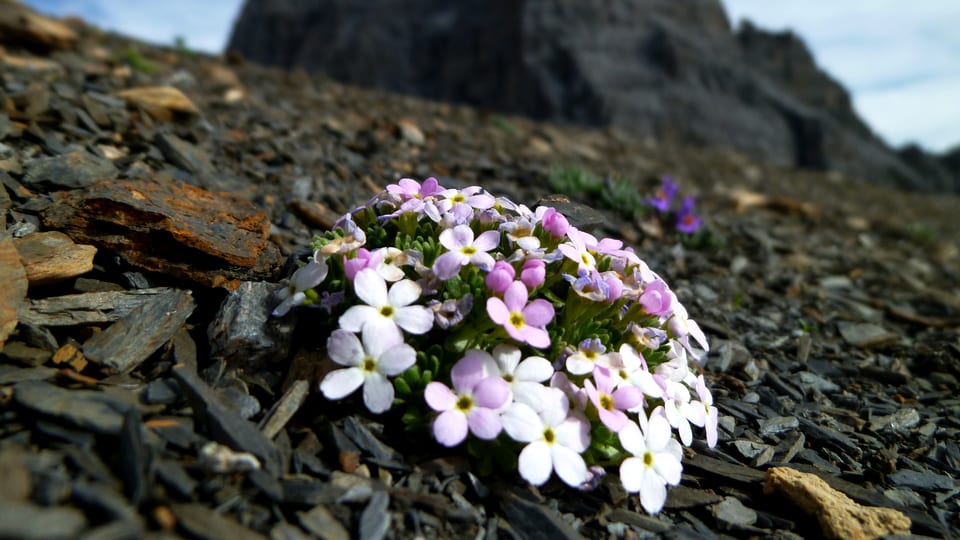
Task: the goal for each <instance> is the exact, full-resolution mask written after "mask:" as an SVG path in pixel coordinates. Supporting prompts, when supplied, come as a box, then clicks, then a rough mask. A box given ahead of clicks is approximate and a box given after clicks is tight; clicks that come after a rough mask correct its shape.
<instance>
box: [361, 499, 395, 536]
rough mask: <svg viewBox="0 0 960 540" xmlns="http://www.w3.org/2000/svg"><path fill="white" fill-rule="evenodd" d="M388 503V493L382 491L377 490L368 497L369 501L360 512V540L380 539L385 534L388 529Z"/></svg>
mask: <svg viewBox="0 0 960 540" xmlns="http://www.w3.org/2000/svg"><path fill="white" fill-rule="evenodd" d="M389 505H390V495H388V494H387V493H386V492H384V491H378V492H377V493H374V494H373V496H372V497H370V502H368V503H367V506H366V508H364V509H363V513H362V514H360V538H361V540H380V539H381V538H383V537H385V536H386V535H387V531H389V530H390V512H388V511H387V507H388V506H389Z"/></svg>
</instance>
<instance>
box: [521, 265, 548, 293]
mask: <svg viewBox="0 0 960 540" xmlns="http://www.w3.org/2000/svg"><path fill="white" fill-rule="evenodd" d="M546 277H547V265H546V264H545V263H544V262H543V261H542V260H540V259H530V260H528V261H527V262H525V263H523V269H522V270H520V281H522V282H523V284H524V285H526V286H527V289H534V288H535V287H539V286H540V285H541V284H543V280H544V279H546Z"/></svg>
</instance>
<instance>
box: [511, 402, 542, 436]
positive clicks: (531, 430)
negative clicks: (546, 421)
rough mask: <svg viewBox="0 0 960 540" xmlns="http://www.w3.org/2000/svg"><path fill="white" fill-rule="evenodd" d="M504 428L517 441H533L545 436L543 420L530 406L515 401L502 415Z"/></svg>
mask: <svg viewBox="0 0 960 540" xmlns="http://www.w3.org/2000/svg"><path fill="white" fill-rule="evenodd" d="M502 420H503V430H504V431H506V432H507V435H509V436H510V438H511V439H513V440H515V441H517V442H524V443H527V442H531V441H536V440H539V439H540V438H542V437H543V422H542V421H540V417H539V416H538V415H537V413H536V412H535V411H534V410H533V409H531V408H530V407H529V406H527V405H524V404H523V403H514V404H513V405H511V406H510V407H509V408H508V409H507V410H506V411H505V412H504V413H503V416H502Z"/></svg>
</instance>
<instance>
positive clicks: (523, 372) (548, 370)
mask: <svg viewBox="0 0 960 540" xmlns="http://www.w3.org/2000/svg"><path fill="white" fill-rule="evenodd" d="M551 375H553V366H552V365H551V364H550V361H549V360H547V359H546V358H543V357H542V356H530V357H528V358H526V359H524V361H523V362H520V365H519V366H517V369H516V371H514V372H513V377H514V379H516V380H518V381H532V382H543V381H546V380H547V379H549V378H550V376H551Z"/></svg>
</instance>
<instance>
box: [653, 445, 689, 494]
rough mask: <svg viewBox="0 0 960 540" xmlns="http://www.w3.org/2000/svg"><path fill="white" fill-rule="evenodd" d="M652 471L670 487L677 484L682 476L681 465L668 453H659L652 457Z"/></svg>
mask: <svg viewBox="0 0 960 540" xmlns="http://www.w3.org/2000/svg"><path fill="white" fill-rule="evenodd" d="M653 470H655V471H657V474H659V475H660V476H661V477H663V479H664V480H666V482H667V483H668V484H670V485H671V486H675V485H677V484H679V483H680V478H681V477H682V476H683V465H681V464H680V460H678V459H677V458H676V457H675V456H673V455H672V454H670V453H669V452H661V453H659V454H657V455H656V456H655V457H654V459H653Z"/></svg>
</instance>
